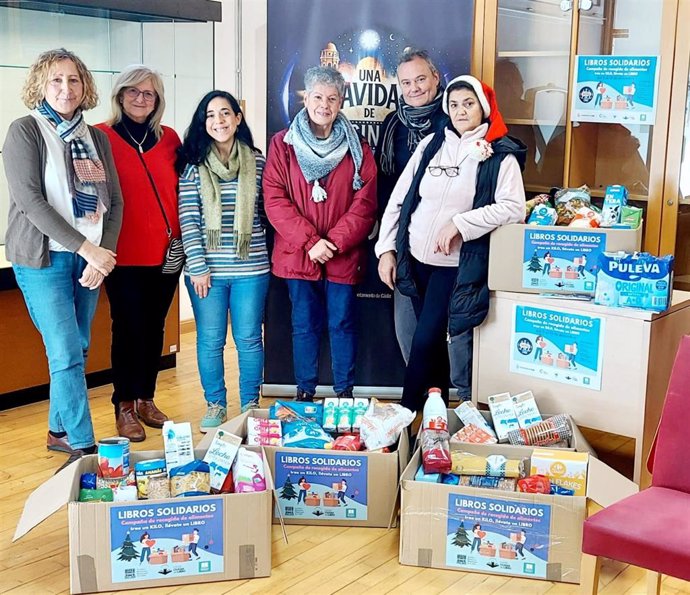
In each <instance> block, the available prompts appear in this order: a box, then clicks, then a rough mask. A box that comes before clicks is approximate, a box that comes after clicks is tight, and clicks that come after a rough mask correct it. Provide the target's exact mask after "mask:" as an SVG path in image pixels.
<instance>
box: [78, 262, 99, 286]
mask: <svg viewBox="0 0 690 595" xmlns="http://www.w3.org/2000/svg"><path fill="white" fill-rule="evenodd" d="M103 279H105V275H103V273H101V272H100V271H98V270H96V269H95V268H94V267H93V265H90V264H87V265H86V267H84V272H83V273H82V275H81V277H80V278H79V284H80V285H81V286H82V287H87V288H88V289H91V290H93V289H98V288H99V287H100V286H101V283H103Z"/></svg>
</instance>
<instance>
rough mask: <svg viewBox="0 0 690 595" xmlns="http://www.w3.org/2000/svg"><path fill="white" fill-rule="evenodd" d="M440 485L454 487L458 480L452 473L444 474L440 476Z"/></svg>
mask: <svg viewBox="0 0 690 595" xmlns="http://www.w3.org/2000/svg"><path fill="white" fill-rule="evenodd" d="M441 483H445V484H447V485H451V486H456V485H458V484H459V483H460V478H459V477H458V476H457V475H453V474H452V473H444V474H443V475H441Z"/></svg>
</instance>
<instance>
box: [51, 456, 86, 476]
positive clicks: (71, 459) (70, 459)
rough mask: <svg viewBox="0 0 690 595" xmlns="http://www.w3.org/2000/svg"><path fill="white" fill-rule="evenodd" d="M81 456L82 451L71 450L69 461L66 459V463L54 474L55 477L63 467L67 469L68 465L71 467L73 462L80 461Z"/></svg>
mask: <svg viewBox="0 0 690 595" xmlns="http://www.w3.org/2000/svg"><path fill="white" fill-rule="evenodd" d="M83 456H84V452H83V451H81V450H73V451H72V452H71V453H70V455H69V459H67V462H65V463H64V464H63V465H62V466H61V467H60V468H59V469H58V470H57V471H56V472H55V475H57V474H58V473H60V471H62V470H63V469H64V468H65V467H67V466H68V465H71V464H72V463H74V462H75V461H78V460H79V459H81V458H82V457H83Z"/></svg>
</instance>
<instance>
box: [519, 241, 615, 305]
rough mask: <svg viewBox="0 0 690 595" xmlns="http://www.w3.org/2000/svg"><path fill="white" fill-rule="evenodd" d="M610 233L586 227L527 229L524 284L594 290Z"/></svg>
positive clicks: (532, 286) (559, 288)
mask: <svg viewBox="0 0 690 595" xmlns="http://www.w3.org/2000/svg"><path fill="white" fill-rule="evenodd" d="M605 250H606V234H605V233H601V232H590V231H585V230H578V231H569V230H558V231H541V230H539V229H529V228H528V229H526V230H525V244H524V251H523V257H522V259H523V267H522V286H523V287H524V288H526V289H539V290H560V291H572V292H573V293H578V292H582V293H593V292H594V288H595V286H596V278H597V266H598V264H597V263H598V262H599V255H600V254H601V253H602V252H604V251H605Z"/></svg>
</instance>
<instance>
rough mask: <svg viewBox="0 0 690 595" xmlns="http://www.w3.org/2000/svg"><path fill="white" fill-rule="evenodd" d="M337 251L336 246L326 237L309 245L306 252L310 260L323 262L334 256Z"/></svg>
mask: <svg viewBox="0 0 690 595" xmlns="http://www.w3.org/2000/svg"><path fill="white" fill-rule="evenodd" d="M337 251H338V246H336V245H335V244H334V243H333V242H329V241H328V240H327V239H326V238H321V239H320V240H319V241H318V242H316V244H314V245H313V246H312V247H311V250H309V252H308V253H307V254H308V255H309V259H310V260H311V261H312V262H318V263H319V264H324V263H326V262H328V261H329V260H330V259H331V258H333V257H334V256H335V253H336V252H337Z"/></svg>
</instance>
